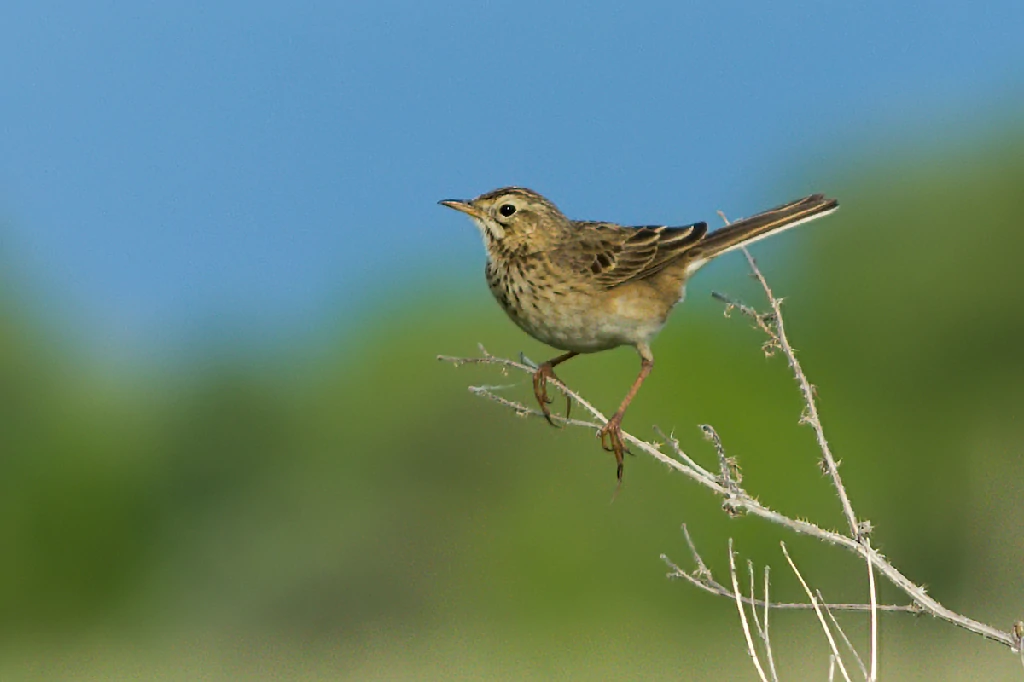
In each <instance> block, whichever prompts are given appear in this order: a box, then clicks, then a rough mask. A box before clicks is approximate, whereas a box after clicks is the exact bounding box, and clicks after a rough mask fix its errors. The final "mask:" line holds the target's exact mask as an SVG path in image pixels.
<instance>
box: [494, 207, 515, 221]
mask: <svg viewBox="0 0 1024 682" xmlns="http://www.w3.org/2000/svg"><path fill="white" fill-rule="evenodd" d="M515 212H516V207H515V206H513V205H512V204H502V205H501V208H499V209H498V213H500V214H501V215H503V216H505V217H506V218H508V217H509V216H510V215H512V214H513V213H515Z"/></svg>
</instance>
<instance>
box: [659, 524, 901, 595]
mask: <svg viewBox="0 0 1024 682" xmlns="http://www.w3.org/2000/svg"><path fill="white" fill-rule="evenodd" d="M682 530H683V538H684V539H685V540H686V544H687V546H688V547H689V548H690V555H691V556H692V558H693V563H694V566H696V568H695V569H694V570H693V571H692V572H687V571H684V570H683V569H682V568H680V567H679V566H677V565H676V564H674V563H673V562H672V561H671V560H670V559H669V558H668V557H667V556H666V555H664V554H662V555H661V560H662V561H664V562H665V564H666V565H667V566H668V567H669V568H670V569H671V572H670V573H669V574H668V577H669V578H682V579H683V580H686V581H687V582H689V583H690V584H691V585H693V586H694V587H697V588H699V589H701V590H703V591H705V592H707V593H708V594H714V595H717V596H720V597H726V598H727V599H735V598H736V595H735V594H734V593H733V591H732V590H730V589H729V588H728V587H726V586H725V585H723V584H721V583H719V582H718V581H716V580H715V578H714V576H713V575H712V573H711V570H710V569H709V568H708V566H707V564H706V563H705V562H704V559H703V558H702V557H701V555H700V552H698V551H697V546H696V545H695V544H694V542H693V538H692V537H690V529H689V528H687V526H686V524H685V523H684V524H683V525H682ZM767 570H768V567H767V566H766V567H765V571H767ZM765 579H766V580H767V575H766V576H765ZM740 598H741V599H742V600H743V602H744V603H745V604H747V605H749V606H754V607H756V606H760V607H762V608H769V607H770V608H772V609H775V610H777V611H810V610H812V609H813V608H814V607H813V606H811V605H810V604H805V603H786V602H779V603H770V602H769V601H768V600H767V599H763V600H761V599H752V598H750V597H746V596H742V595H741V597H740ZM828 607H829V608H830V609H832V610H833V611H870V610H871V608H872V607H871V605H870V604H829V605H828ZM875 608H876V609H877V610H879V611H888V612H902V613H912V614H917V613H921V609H920V607H918V606H917V605H916V604H876V605H875Z"/></svg>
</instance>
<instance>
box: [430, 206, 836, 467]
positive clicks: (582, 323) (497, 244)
mask: <svg viewBox="0 0 1024 682" xmlns="http://www.w3.org/2000/svg"><path fill="white" fill-rule="evenodd" d="M440 203H441V204H442V205H443V206H447V207H449V208H453V209H455V210H456V211H461V212H463V213H466V214H468V215H469V217H470V218H472V219H473V222H474V223H476V226H477V227H478V228H479V229H480V233H481V234H482V235H483V240H484V246H485V247H486V248H487V285H488V286H489V287H490V289H491V293H493V294H494V297H495V298H496V299H498V303H500V304H501V307H502V308H504V310H505V312H506V313H508V316H509V317H510V318H512V321H513V322H515V323H516V324H517V325H518V326H519V327H520V328H521V329H522V330H523V331H525V332H526V333H527V334H529V335H530V336H532V337H533V338H535V339H537V340H538V341H542V342H543V343H546V344H548V345H549V346H554V347H555V348H558V349H560V350H563V351H565V352H564V353H563V354H561V355H559V356H557V357H554V358H552V359H551V360H548V361H547V362H544V363H542V364H541V365H540V366H539V367H538V368H537V371H536V372H535V373H534V375H533V391H534V395H535V396H536V397H537V402H538V403H540V408H541V411H542V412H543V413H544V416H545V417H546V418H547V420H548V422H550V423H551V424H552V425H554V422H553V421H551V412H550V410H549V409H548V404H549V403H550V402H551V401H550V400H549V399H548V396H547V389H546V386H547V380H548V378H554V379H556V380H557V377H556V376H555V372H554V368H555V367H556V366H557V365H560V364H562V363H563V362H565V361H566V360H569V359H571V358H574V357H576V356H577V355H580V354H582V353H595V352H597V351H602V350H608V349H610V348H615V347H617V346H633V347H634V348H636V351H637V352H638V353H639V354H640V374H639V375H638V376H637V378H636V381H634V382H633V385H632V386H631V387H630V389H629V392H628V393H626V397H625V399H624V400H623V401H622V404H621V405H619V409H618V410H616V411H615V414H613V415H612V417H611V419H609V420H608V422H607V423H606V424H605V425H604V427H602V428H601V430H600V436H601V445H602V446H603V447H604V448H605V449H606V450H609V451H611V452H613V453H614V454H615V461H616V464H617V465H618V466H617V468H616V477H617V478H618V480H619V481H620V482H621V481H622V459H623V453H624V452H625V447H624V446H623V442H622V416H623V415H624V414H625V413H626V408H628V407H629V404H630V402H632V400H633V398H634V397H635V396H636V394H637V391H639V390H640V385H641V384H643V382H644V379H646V378H647V375H648V374H650V373H651V368H652V367H654V356H653V355H652V353H651V341H652V340H653V339H654V337H655V336H656V335H657V333H658V332H659V331H661V328H662V327H663V326H664V325H665V320H666V319H667V318H668V314H669V312H670V311H671V310H672V308H673V306H675V305H676V304H677V303H679V302H680V301H682V300H683V296H684V295H685V293H686V281H687V280H688V279H689V278H690V276H691V275H693V273H695V272H696V271H697V270H699V269H700V268H701V267H702V266H703V265H705V264H706V263H707V262H708V261H710V260H711V259H712V258H715V257H716V256H720V255H722V254H723V253H726V252H727V251H731V250H732V249H735V248H738V247H740V246H743V245H745V244H749V243H751V242H754V241H756V240H758V239H762V238H763V237H766V236H768V235H769V234H772V233H774V232H779V231H781V230H783V229H786V228H790V227H793V226H795V225H799V224H800V223H804V222H807V221H808V220H813V219H814V218H820V217H822V216H824V215H827V214H829V213H831V212H832V211H834V210H836V208H837V207H838V205H839V204H838V202H837V201H836V200H835V199H827V198H825V197H824V196H822V195H821V194H814V195H812V196H809V197H805V198H803V199H800V200H798V201H794V202H791V203H788V204H785V205H783V206H779V207H778V208H773V209H772V210H770V211H765V212H764V213H759V214H757V215H755V216H753V217H751V218H745V219H743V220H738V221H736V222H734V223H732V224H730V225H728V226H727V227H723V228H721V229H719V230H715V231H714V232H711V233H708V226H707V223H694V224H692V225H686V226H682V227H668V226H664V225H647V226H642V227H624V226H622V225H616V224H614V223H604V222H590V221H578V220H570V219H569V218H567V217H565V216H564V215H563V214H562V212H561V211H559V210H558V208H557V207H556V206H555V205H554V204H553V203H551V202H550V201H548V200H547V199H545V198H544V197H542V196H541V195H540V194H537V193H536V192H534V191H531V190H528V189H525V188H522V187H504V188H502V189H496V190H494V191H493V192H488V193H487V194H482V195H480V196H478V197H477V198H476V199H472V200H469V201H456V200H451V199H449V200H445V201H441V202H440ZM566 402H567V404H566V413H567V414H568V411H569V401H568V399H567V401H566Z"/></svg>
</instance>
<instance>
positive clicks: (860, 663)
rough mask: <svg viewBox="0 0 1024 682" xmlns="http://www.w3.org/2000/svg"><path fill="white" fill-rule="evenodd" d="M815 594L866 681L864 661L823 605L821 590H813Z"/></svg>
mask: <svg viewBox="0 0 1024 682" xmlns="http://www.w3.org/2000/svg"><path fill="white" fill-rule="evenodd" d="M815 593H816V594H817V595H818V603H820V604H821V608H823V609H825V615H827V616H828V619H829V620H830V621H832V625H833V627H835V629H836V630H837V631H838V632H839V636H840V637H842V638H843V644H845V645H846V648H847V649H849V650H850V653H851V654H853V659H854V660H855V661H857V666H858V667H859V668H860V672H861V674H862V675H864V679H865V680H866V679H868V669H867V668H866V667H864V660H863V659H862V658H861V657H860V654H858V653H857V647H855V646H853V642H851V641H850V638H849V637H847V636H846V631H845V630H843V627H842V626H841V625H840V624H839V621H838V620H836V617H835V615H834V614H833V613H832V610H831V609H830V608H829V607H828V604H826V603H825V598H824V597H823V596H821V590H815ZM872 613H874V611H872Z"/></svg>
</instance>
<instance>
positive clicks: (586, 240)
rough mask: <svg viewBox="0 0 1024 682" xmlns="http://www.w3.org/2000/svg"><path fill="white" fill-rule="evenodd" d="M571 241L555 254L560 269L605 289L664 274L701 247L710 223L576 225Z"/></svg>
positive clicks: (552, 256) (588, 223) (551, 255)
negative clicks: (678, 261) (691, 251)
mask: <svg viewBox="0 0 1024 682" xmlns="http://www.w3.org/2000/svg"><path fill="white" fill-rule="evenodd" d="M574 227H575V231H574V234H573V236H572V239H571V241H569V242H568V243H566V244H564V245H563V246H561V247H559V248H558V249H556V250H555V251H553V252H551V253H550V254H549V255H550V257H551V258H552V259H553V260H554V261H556V262H557V263H558V264H559V265H562V266H563V267H567V268H569V269H570V270H572V271H574V272H575V273H576V274H578V275H579V276H580V277H581V278H583V279H584V280H588V281H590V282H591V283H592V284H593V285H594V286H596V287H599V288H602V289H611V288H613V287H617V286H619V285H620V284H624V283H626V282H630V281H633V280H637V279H644V278H645V277H650V276H651V275H653V274H655V273H657V272H659V271H661V269H662V268H664V267H665V266H666V265H668V264H669V263H671V262H672V261H674V260H675V259H676V258H678V257H679V256H681V255H683V254H684V253H685V252H686V251H687V250H689V249H690V248H691V247H692V246H693V245H695V244H696V243H698V242H699V241H700V240H701V238H702V237H703V236H704V234H705V233H706V232H707V230H708V226H707V223H694V224H693V225H686V226H683V227H667V226H664V225H649V226H643V227H623V226H621V225H615V224H614V223H591V222H577V223H574Z"/></svg>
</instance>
